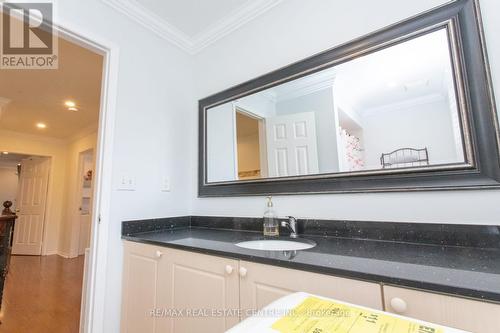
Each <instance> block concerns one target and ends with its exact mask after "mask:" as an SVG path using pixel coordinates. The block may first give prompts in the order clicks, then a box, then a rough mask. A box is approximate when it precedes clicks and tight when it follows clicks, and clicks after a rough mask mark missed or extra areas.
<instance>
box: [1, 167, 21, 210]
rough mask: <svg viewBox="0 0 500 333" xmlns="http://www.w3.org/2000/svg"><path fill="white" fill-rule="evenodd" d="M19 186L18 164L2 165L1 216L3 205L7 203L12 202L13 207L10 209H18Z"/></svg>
mask: <svg viewBox="0 0 500 333" xmlns="http://www.w3.org/2000/svg"><path fill="white" fill-rule="evenodd" d="M17 184H18V175H17V166H16V164H13V165H2V164H0V214H1V211H2V210H3V203H4V202H5V201H12V203H13V206H12V207H11V208H10V209H11V210H14V209H15V208H16V196H17Z"/></svg>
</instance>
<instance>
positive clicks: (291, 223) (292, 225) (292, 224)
mask: <svg viewBox="0 0 500 333" xmlns="http://www.w3.org/2000/svg"><path fill="white" fill-rule="evenodd" d="M281 226H282V227H286V228H288V229H289V230H290V237H291V238H297V237H299V233H298V228H297V219H296V218H295V217H293V216H288V222H287V221H281Z"/></svg>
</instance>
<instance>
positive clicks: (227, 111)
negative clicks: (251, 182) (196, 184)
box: [207, 103, 238, 182]
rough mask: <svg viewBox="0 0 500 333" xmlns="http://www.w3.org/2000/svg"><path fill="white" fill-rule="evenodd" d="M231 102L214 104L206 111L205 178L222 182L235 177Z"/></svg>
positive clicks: (232, 109)
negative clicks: (207, 157)
mask: <svg viewBox="0 0 500 333" xmlns="http://www.w3.org/2000/svg"><path fill="white" fill-rule="evenodd" d="M234 116H235V114H234V108H233V103H226V104H222V105H219V106H216V107H214V108H212V109H210V111H209V112H208V113H207V129H208V130H207V156H210V158H209V159H207V179H208V181H209V182H222V181H230V180H235V179H237V178H238V177H237V172H236V163H235V161H236V155H235V154H236V149H235V146H234V143H235V142H234V140H235V124H236V123H235V121H236V120H235V119H234Z"/></svg>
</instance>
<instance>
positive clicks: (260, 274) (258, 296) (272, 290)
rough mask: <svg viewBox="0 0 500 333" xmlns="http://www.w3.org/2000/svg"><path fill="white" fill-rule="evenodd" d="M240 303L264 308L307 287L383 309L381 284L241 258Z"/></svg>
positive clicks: (318, 293)
mask: <svg viewBox="0 0 500 333" xmlns="http://www.w3.org/2000/svg"><path fill="white" fill-rule="evenodd" d="M240 273H244V274H240V304H241V308H242V310H244V311H243V314H245V312H246V311H245V310H247V309H262V308H263V307H265V306H266V305H268V304H269V303H271V302H273V301H275V300H277V299H279V298H281V297H283V296H286V295H288V294H291V293H294V292H298V291H303V292H307V293H310V294H315V295H319V296H324V297H329V298H333V299H336V300H339V301H344V302H348V303H353V304H358V305H363V306H366V307H369V308H372V309H377V310H383V305H382V297H381V290H380V285H379V284H377V283H370V282H364V281H358V280H351V279H345V278H340V277H335V276H331V275H324V274H316V273H310V272H304V271H300V270H295V269H287V268H281V267H276V266H270V265H263V264H257V263H253V262H248V261H240Z"/></svg>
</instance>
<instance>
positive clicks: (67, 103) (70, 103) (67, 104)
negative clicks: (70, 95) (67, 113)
mask: <svg viewBox="0 0 500 333" xmlns="http://www.w3.org/2000/svg"><path fill="white" fill-rule="evenodd" d="M64 105H66V106H67V107H68V108H74V107H75V106H76V103H75V102H73V101H66V102H64Z"/></svg>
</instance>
